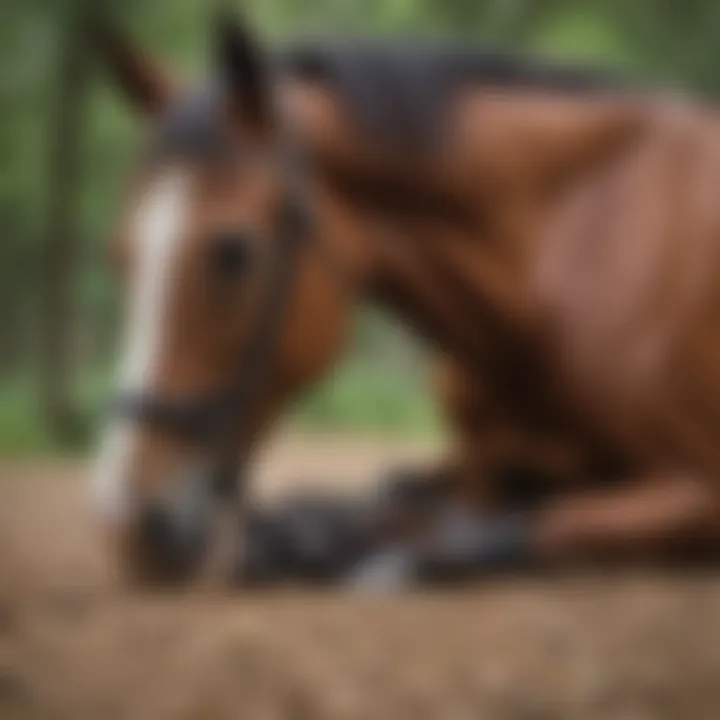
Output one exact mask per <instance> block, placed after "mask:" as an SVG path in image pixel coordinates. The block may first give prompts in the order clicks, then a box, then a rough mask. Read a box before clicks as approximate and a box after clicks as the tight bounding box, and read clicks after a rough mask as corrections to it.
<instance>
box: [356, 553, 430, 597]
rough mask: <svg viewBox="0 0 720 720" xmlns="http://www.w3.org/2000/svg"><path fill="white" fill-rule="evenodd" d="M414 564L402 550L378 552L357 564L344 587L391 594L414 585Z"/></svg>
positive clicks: (359, 590) (410, 557)
mask: <svg viewBox="0 0 720 720" xmlns="http://www.w3.org/2000/svg"><path fill="white" fill-rule="evenodd" d="M415 575H416V573H415V563H414V561H413V558H412V556H411V555H410V554H409V553H407V552H405V551H402V550H396V551H387V552H380V553H378V554H376V555H372V556H371V557H369V558H367V559H366V560H363V561H362V562H361V563H359V564H358V565H357V566H356V567H355V568H354V569H353V570H352V572H351V573H350V575H349V576H348V578H347V580H346V582H345V585H346V587H348V588H349V589H350V590H352V591H357V592H369V593H380V594H384V593H393V592H398V591H402V590H406V589H408V588H411V587H413V586H414V585H415V579H416V578H415Z"/></svg>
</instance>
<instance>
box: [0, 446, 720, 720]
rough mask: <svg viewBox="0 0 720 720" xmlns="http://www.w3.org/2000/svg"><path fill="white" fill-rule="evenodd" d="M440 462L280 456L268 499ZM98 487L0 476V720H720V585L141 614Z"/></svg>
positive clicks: (567, 582) (17, 473)
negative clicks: (112, 563) (123, 576)
mask: <svg viewBox="0 0 720 720" xmlns="http://www.w3.org/2000/svg"><path fill="white" fill-rule="evenodd" d="M428 453H431V449H428V448H418V447H398V446H396V445H395V446H393V445H390V444H387V443H377V442H369V441H364V442H359V441H353V442H349V441H348V442H337V441H335V442H323V443H320V442H318V441H313V442H309V441H303V442H300V441H297V440H295V441H283V442H281V443H279V444H278V445H276V446H275V447H274V448H272V449H271V450H270V451H269V457H268V459H267V460H266V461H265V462H264V463H263V466H262V467H261V468H260V471H259V472H260V477H261V481H260V483H261V487H262V488H263V490H264V491H265V492H268V493H272V492H280V491H282V489H283V488H284V487H286V486H287V485H288V484H290V483H293V482H297V481H302V482H308V479H312V480H313V482H318V483H320V484H322V483H337V482H347V483H355V482H361V481H362V480H363V478H370V477H373V476H374V475H375V474H376V473H377V472H378V471H379V469H380V468H382V467H383V466H384V465H385V464H387V463H388V462H394V461H401V460H402V459H403V458H406V457H415V456H418V457H420V456H426V455H427V454H428ZM84 475H85V468H84V466H83V464H82V463H79V462H70V461H66V462H58V461H53V462H44V463H42V462H15V463H9V462H5V463H0V479H1V481H0V718H1V719H2V720H11V719H13V718H71V719H72V720H84V719H85V718H87V719H91V720H114V719H117V720H120V719H128V720H144V719H148V720H155V719H156V718H162V719H165V718H173V719H174V718H183V719H188V720H189V719H191V718H193V719H195V718H197V719H203V720H205V719H207V720H214V719H215V718H251V719H252V720H255V719H256V718H257V719H258V720H263V719H264V718H268V719H270V718H278V719H285V718H288V719H295V718H297V719H301V718H302V719H313V718H327V719H333V720H335V719H336V718H337V719H341V718H388V719H389V720H402V719H403V718H420V719H422V718H442V719H443V720H444V719H445V718H448V719H455V718H457V719H461V718H462V719H464V718H468V719H479V720H494V719H496V718H497V719H499V720H506V719H507V720H545V719H548V720H554V719H555V718H562V719H564V718H568V719H572V720H586V719H588V720H589V719H597V720H600V719H602V720H606V719H611V720H646V719H655V718H662V719H664V718H673V719H675V718H677V719H678V720H680V719H682V720H688V719H689V720H704V719H705V718H707V719H708V720H717V718H718V717H720V573H718V575H717V576H713V575H712V574H708V573H704V574H688V573H686V574H675V575H670V576H669V575H658V574H651V573H647V574H638V573H633V574H627V573H626V574H622V575H617V576H613V577H610V578H608V577H603V576H598V575H588V574H585V575H583V576H572V577H563V578H556V579H553V580H548V579H545V580H542V579H537V578H536V579H529V578H526V579H513V580H504V581H502V582H499V581H496V582H492V583H484V584H480V585H478V586H477V587H475V588H473V589H470V590H463V591H459V590H458V591H454V592H445V593H443V594H427V593H425V594H423V593H416V594H404V595H397V596H393V597H367V596H366V597H362V596H357V595H351V594H349V593H348V592H341V591H323V592H319V591H318V592H313V593H298V592H288V591H275V592H273V593H257V592H255V593H252V594H245V595H243V594H239V593H236V594H235V595H230V594H227V593H224V592H221V591H220V590H218V589H216V590H212V589H205V590H202V591H201V590H195V591H191V592H187V593H183V594H181V595H174V596H165V597H160V596H157V595H155V596H149V595H144V596H143V595H138V594H136V593H133V592H131V591H130V590H127V589H124V588H122V587H121V586H120V585H118V583H117V582H116V581H115V580H113V578H112V576H111V574H110V573H109V572H108V564H107V563H106V562H104V561H105V558H104V557H103V553H102V547H101V546H100V544H99V543H98V539H97V535H96V534H94V530H93V526H92V522H91V519H90V516H89V513H88V512H87V510H88V508H87V502H86V500H85V494H84V491H85V486H84V484H83V482H82V481H83V480H84Z"/></svg>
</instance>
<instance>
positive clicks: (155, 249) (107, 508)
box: [92, 170, 189, 521]
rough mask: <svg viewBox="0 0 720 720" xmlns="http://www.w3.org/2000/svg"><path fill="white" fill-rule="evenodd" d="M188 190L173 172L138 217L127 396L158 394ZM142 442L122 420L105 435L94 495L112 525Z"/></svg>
mask: <svg viewBox="0 0 720 720" xmlns="http://www.w3.org/2000/svg"><path fill="white" fill-rule="evenodd" d="M188 189H189V176H188V175H187V173H185V172H182V171H181V170H175V171H173V172H168V173H167V174H165V175H163V176H161V177H160V178H159V179H158V180H157V181H156V182H155V184H154V185H153V186H152V187H150V189H149V191H148V192H147V193H146V195H145V197H144V199H143V202H142V203H141V204H140V206H139V208H138V209H137V211H136V215H135V220H134V227H133V231H132V232H133V235H132V238H131V241H132V242H133V243H134V257H135V267H134V272H133V281H132V283H131V286H130V288H129V294H128V307H127V318H126V327H125V338H124V348H123V352H122V355H121V357H122V361H121V364H120V368H119V377H118V385H119V387H120V389H121V390H125V391H132V392H149V391H151V389H152V384H153V380H154V375H155V371H156V367H157V363H158V360H159V358H160V355H161V352H162V347H163V339H164V332H163V329H164V326H165V322H166V309H167V304H168V300H169V297H170V294H171V293H170V290H171V288H172V286H173V279H174V276H175V270H176V266H177V263H176V260H177V258H178V257H179V255H180V252H179V250H180V247H181V245H182V242H181V240H182V233H183V228H184V225H185V212H186V209H187V200H188ZM137 440H138V428H137V424H136V423H133V422H130V421H128V420H125V419H122V418H120V419H113V420H111V421H110V423H109V426H108V427H107V428H106V430H105V433H104V436H103V438H102V441H101V445H100V452H99V457H98V461H97V467H96V468H95V472H94V476H93V488H92V489H93V495H94V500H95V504H96V505H97V509H98V510H99V511H100V513H101V516H102V517H103V518H105V519H106V520H110V521H113V520H119V519H120V518H122V517H123V515H125V513H126V512H127V510H128V504H129V501H130V498H129V497H128V494H129V493H128V488H127V484H128V480H129V473H130V470H131V468H130V465H131V463H132V458H133V454H134V452H135V447H136V444H137Z"/></svg>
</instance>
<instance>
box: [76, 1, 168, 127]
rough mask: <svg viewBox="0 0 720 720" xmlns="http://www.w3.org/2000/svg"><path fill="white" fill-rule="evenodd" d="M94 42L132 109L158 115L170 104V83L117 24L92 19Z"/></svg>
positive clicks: (100, 18)
mask: <svg viewBox="0 0 720 720" xmlns="http://www.w3.org/2000/svg"><path fill="white" fill-rule="evenodd" d="M90 32H91V33H92V41H93V43H94V46H95V48H96V52H97V53H98V55H99V57H100V59H101V61H102V62H103V64H104V65H105V67H106V68H107V70H108V71H109V73H110V75H111V76H112V78H113V80H114V82H115V83H116V84H117V86H118V87H119V88H120V89H121V91H122V92H123V94H124V95H125V97H126V98H127V99H128V100H129V101H130V103H131V104H132V105H133V107H135V108H137V109H138V110H140V111H142V112H144V113H150V114H152V113H157V112H159V111H160V110H162V109H163V108H164V107H166V106H167V104H168V103H169V102H170V98H171V95H172V87H171V83H170V82H169V80H168V79H167V77H166V76H165V75H164V73H163V72H161V71H160V70H159V68H157V67H156V66H155V65H154V63H152V62H151V61H150V60H149V58H148V57H147V56H146V55H145V53H144V52H143V51H142V50H141V49H140V48H139V47H137V46H136V45H135V44H134V43H133V42H132V41H131V40H130V38H128V37H127V36H126V35H125V34H124V33H123V32H122V31H121V30H120V29H119V28H118V27H117V25H115V24H114V23H112V22H111V21H110V20H109V19H108V18H107V17H105V16H104V15H96V16H94V17H92V19H91V22H90Z"/></svg>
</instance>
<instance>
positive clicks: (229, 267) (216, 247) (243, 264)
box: [210, 230, 252, 281]
mask: <svg viewBox="0 0 720 720" xmlns="http://www.w3.org/2000/svg"><path fill="white" fill-rule="evenodd" d="M251 255H252V239H251V237H250V235H249V234H248V233H246V232H242V231H238V230H229V231H223V232H220V233H218V234H217V235H216V236H215V238H214V239H213V243H212V248H211V257H210V261H211V265H212V270H213V272H214V273H215V275H216V276H217V277H219V278H220V279H221V280H223V281H226V280H234V279H235V278H237V277H239V276H240V275H241V274H242V273H243V272H244V271H245V269H246V268H247V267H248V265H249V263H250V260H251Z"/></svg>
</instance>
